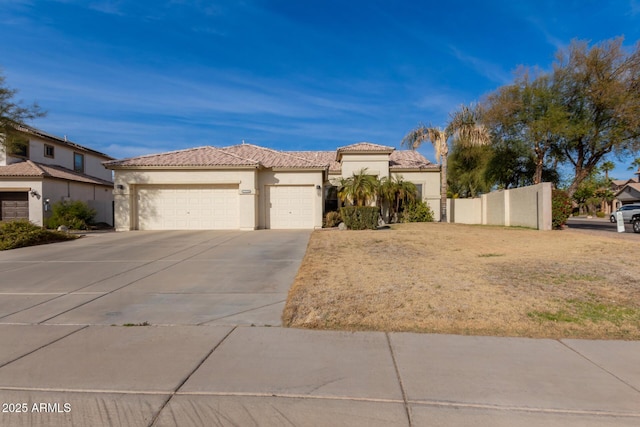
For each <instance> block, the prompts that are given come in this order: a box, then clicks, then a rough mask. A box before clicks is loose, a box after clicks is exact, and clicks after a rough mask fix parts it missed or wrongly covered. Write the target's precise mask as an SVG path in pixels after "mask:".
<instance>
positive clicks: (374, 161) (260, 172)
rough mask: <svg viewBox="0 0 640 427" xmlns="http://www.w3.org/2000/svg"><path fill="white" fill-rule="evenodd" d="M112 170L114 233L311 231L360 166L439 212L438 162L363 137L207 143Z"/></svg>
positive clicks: (126, 161) (133, 160) (117, 163)
mask: <svg viewBox="0 0 640 427" xmlns="http://www.w3.org/2000/svg"><path fill="white" fill-rule="evenodd" d="M104 164H105V166H106V167H107V168H109V169H113V171H114V179H115V181H114V183H115V189H114V195H115V226H116V230H119V231H124V230H199V229H240V230H255V229H265V228H266V229H313V228H320V227H322V218H323V214H324V213H325V212H326V211H328V210H334V209H335V208H336V207H337V192H336V191H335V185H334V182H335V180H336V179H339V178H340V177H348V176H351V175H352V174H353V173H354V172H358V171H360V170H361V169H363V168H367V171H368V173H370V174H371V175H375V176H378V177H384V176H390V175H402V176H403V178H404V179H405V180H407V181H411V182H413V183H415V184H416V186H417V188H418V192H419V193H420V196H421V197H422V199H423V200H426V201H427V202H428V203H430V204H431V207H432V209H433V210H434V212H436V213H437V212H439V200H440V195H439V194H440V193H439V192H440V167H439V166H438V165H434V164H432V163H430V162H429V161H428V160H427V159H425V158H424V157H423V156H422V155H421V154H419V153H418V152H415V151H409V150H395V149H394V148H393V147H387V146H383V145H378V144H372V143H368V142H362V143H357V144H353V145H349V146H346V147H341V148H338V149H337V150H336V151H288V152H285V151H277V150H273V149H270V148H265V147H260V146H257V145H253V144H245V143H243V144H239V145H233V146H230V147H224V148H216V147H211V146H205V147H198V148H191V149H186V150H179V151H172V152H167V153H160V154H153V155H147V156H140V157H134V158H128V159H122V160H112V161H108V162H105V163H104Z"/></svg>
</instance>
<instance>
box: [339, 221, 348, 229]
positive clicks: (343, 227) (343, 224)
mask: <svg viewBox="0 0 640 427" xmlns="http://www.w3.org/2000/svg"><path fill="white" fill-rule="evenodd" d="M346 229H347V224H345V223H344V222H341V223H340V224H338V230H346Z"/></svg>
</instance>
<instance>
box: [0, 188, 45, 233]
mask: <svg viewBox="0 0 640 427" xmlns="http://www.w3.org/2000/svg"><path fill="white" fill-rule="evenodd" d="M0 187H1V188H7V189H9V188H30V189H31V191H35V192H36V195H33V196H32V195H31V194H29V196H28V198H29V221H31V222H32V223H34V224H36V225H40V226H42V225H43V212H44V208H43V206H44V205H43V204H44V197H42V194H43V191H42V181H34V180H19V179H16V180H14V181H11V182H4V181H3V182H0Z"/></svg>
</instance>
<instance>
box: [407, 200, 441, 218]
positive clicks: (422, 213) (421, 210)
mask: <svg viewBox="0 0 640 427" xmlns="http://www.w3.org/2000/svg"><path fill="white" fill-rule="evenodd" d="M400 222H433V211H432V210H431V208H430V207H429V205H428V204H427V202H424V201H422V200H415V201H412V202H409V203H407V204H406V205H405V206H404V210H403V211H402V214H401V215H400Z"/></svg>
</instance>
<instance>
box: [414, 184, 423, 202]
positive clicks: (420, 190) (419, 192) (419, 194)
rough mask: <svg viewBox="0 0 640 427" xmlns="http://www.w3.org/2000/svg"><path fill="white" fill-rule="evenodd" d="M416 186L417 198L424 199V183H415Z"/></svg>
mask: <svg viewBox="0 0 640 427" xmlns="http://www.w3.org/2000/svg"><path fill="white" fill-rule="evenodd" d="M415 186H416V199H417V200H422V184H415Z"/></svg>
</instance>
